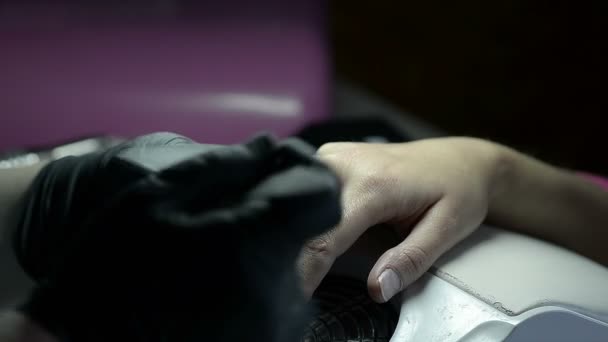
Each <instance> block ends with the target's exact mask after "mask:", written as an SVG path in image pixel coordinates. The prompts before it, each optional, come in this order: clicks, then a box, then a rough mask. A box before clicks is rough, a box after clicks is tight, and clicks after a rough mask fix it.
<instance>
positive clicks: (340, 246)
mask: <svg viewBox="0 0 608 342" xmlns="http://www.w3.org/2000/svg"><path fill="white" fill-rule="evenodd" d="M493 146H494V145H493V144H491V143H489V142H485V141H483V140H478V139H471V138H442V139H429V140H421V141H417V142H412V143H403V144H365V143H331V144H326V145H324V146H322V147H321V148H320V149H319V151H318V156H319V158H320V159H322V160H323V161H325V162H326V163H327V164H329V165H330V167H331V168H333V169H334V170H335V171H336V172H337V174H338V176H339V177H340V179H341V180H342V182H343V186H344V188H343V198H342V203H343V211H344V212H343V217H342V221H341V222H340V224H339V225H338V226H337V227H335V228H334V229H332V230H331V231H329V232H328V233H325V234H323V235H322V236H319V237H317V238H315V239H314V240H312V241H310V242H309V243H308V244H307V245H306V247H305V248H304V249H303V250H302V252H301V255H300V258H299V263H298V268H299V271H300V272H301V276H302V278H303V281H304V290H305V292H306V293H307V294H309V295H310V294H312V292H313V291H314V290H315V289H316V287H317V286H318V285H319V283H320V282H321V280H322V278H323V277H324V276H325V275H326V273H327V272H328V271H329V269H330V267H331V265H332V264H333V262H334V260H335V259H336V258H337V257H338V256H340V255H341V254H343V253H344V252H345V251H346V250H347V249H348V248H349V247H350V246H351V245H352V244H353V243H354V242H355V241H356V240H357V239H358V238H359V237H360V236H361V235H362V234H363V233H364V232H365V231H366V230H367V229H368V228H370V227H372V226H374V225H376V224H379V223H386V224H388V225H389V226H391V227H392V228H394V230H395V231H396V232H397V233H398V234H399V236H400V237H402V240H401V241H402V242H400V243H399V244H398V245H397V246H395V247H393V248H391V249H389V250H387V251H386V252H385V253H384V254H383V255H382V256H381V257H380V258H379V259H378V261H377V262H376V264H375V266H374V267H373V269H372V270H371V272H370V274H369V278H368V288H369V292H370V295H371V296H372V298H373V299H374V300H376V301H378V302H385V301H387V300H389V299H390V298H391V297H393V296H394V295H395V294H396V293H398V292H399V291H401V290H403V289H404V288H405V287H407V286H408V285H409V284H410V283H412V282H413V281H414V280H416V279H417V278H418V277H420V276H421V275H422V274H423V273H424V272H425V271H426V270H427V269H428V268H429V267H430V266H431V265H432V264H433V263H434V262H435V260H437V258H438V257H439V256H440V255H441V254H442V253H444V252H446V251H447V250H448V249H449V248H451V247H452V246H453V245H454V244H456V243H457V242H459V241H460V240H462V239H463V238H464V237H466V236H467V235H468V234H470V233H471V232H472V231H474V230H475V229H476V228H477V227H478V226H479V225H480V223H481V222H482V221H483V220H484V218H485V217H486V214H487V212H488V202H489V197H490V196H491V194H490V193H491V190H492V189H491V188H492V178H493V173H494V168H495V165H496V160H495V154H494V148H493Z"/></svg>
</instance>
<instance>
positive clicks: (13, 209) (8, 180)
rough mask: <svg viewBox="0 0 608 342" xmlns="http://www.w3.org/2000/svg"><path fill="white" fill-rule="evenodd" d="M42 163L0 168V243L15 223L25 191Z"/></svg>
mask: <svg viewBox="0 0 608 342" xmlns="http://www.w3.org/2000/svg"><path fill="white" fill-rule="evenodd" d="M43 166H44V164H43V163H38V164H35V165H32V166H27V167H21V168H14V169H3V170H0V243H2V242H3V240H5V238H6V235H7V234H8V232H9V231H12V230H13V229H14V227H15V226H16V225H17V220H18V219H19V211H20V206H21V205H22V201H23V198H24V196H25V193H26V191H27V189H28V187H29V186H30V184H31V183H32V180H33V179H34V177H36V175H37V174H38V172H39V171H40V169H41V168H42V167H43Z"/></svg>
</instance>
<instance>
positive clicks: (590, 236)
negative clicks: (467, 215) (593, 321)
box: [488, 145, 608, 265]
mask: <svg viewBox="0 0 608 342" xmlns="http://www.w3.org/2000/svg"><path fill="white" fill-rule="evenodd" d="M496 148H497V151H498V154H499V156H500V157H499V158H498V159H497V160H499V162H498V164H497V172H496V173H495V181H494V184H496V189H495V190H496V191H494V193H493V196H492V198H491V201H490V208H489V216H488V218H489V220H490V221H491V222H493V223H497V224H499V225H501V226H503V227H506V228H510V229H513V230H516V231H520V232H523V233H526V234H530V235H533V236H536V237H539V238H542V239H545V240H548V241H551V242H554V243H557V244H559V245H562V246H564V247H566V248H569V249H571V250H574V251H576V252H578V253H580V254H583V255H585V256H587V257H590V258H592V259H594V260H596V261H598V262H600V263H603V264H604V265H608V253H607V252H606V249H605V244H606V243H607V242H608V191H606V190H604V189H602V188H601V187H599V186H597V185H596V184H594V183H592V182H590V181H588V180H586V179H584V178H582V177H580V176H579V175H577V174H575V173H573V172H571V171H569V170H565V169H560V168H557V167H553V166H551V165H548V164H545V163H543V162H540V161H538V160H536V159H534V158H531V157H528V156H525V155H523V154H521V153H518V152H516V151H514V150H511V149H508V148H506V147H502V146H498V145H497V147H496Z"/></svg>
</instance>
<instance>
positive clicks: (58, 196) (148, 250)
mask: <svg viewBox="0 0 608 342" xmlns="http://www.w3.org/2000/svg"><path fill="white" fill-rule="evenodd" d="M313 153H314V150H313V149H312V148H310V147H309V146H308V145H306V144H304V143H303V142H301V141H297V140H289V141H285V142H281V143H276V142H275V141H273V140H272V139H270V138H268V137H264V136H262V137H258V138H256V139H254V140H252V141H250V142H249V143H246V144H243V145H233V146H211V145H201V144H196V143H194V142H192V141H190V140H189V139H187V138H184V137H180V136H177V135H173V134H166V133H165V134H155V135H150V136H145V137H142V138H139V139H135V140H133V141H130V142H127V143H125V144H122V145H119V146H117V147H115V148H112V149H110V150H108V151H106V152H103V153H98V154H93V155H88V156H84V157H77V158H64V159H61V160H58V161H56V162H53V163H51V164H49V165H48V166H47V167H45V168H44V169H43V170H42V171H41V173H40V174H39V175H38V177H37V178H36V180H35V181H34V184H33V185H32V188H31V191H30V194H29V196H28V202H27V205H26V209H25V211H24V215H23V220H22V221H21V225H20V227H19V229H18V230H17V231H16V233H15V240H14V242H15V243H14V245H15V251H16V254H17V256H18V259H19V260H20V262H21V264H22V266H23V267H24V269H25V270H26V271H27V272H28V273H29V274H30V275H31V276H32V277H33V278H34V279H35V280H36V281H37V283H38V284H39V288H38V289H37V290H36V292H35V293H34V294H33V295H32V296H31V298H30V300H29V302H28V303H26V305H24V306H23V310H24V311H25V312H26V313H27V314H28V315H30V316H31V317H32V318H33V319H34V320H36V321H37V322H39V323H40V324H42V325H43V326H45V327H46V328H47V329H49V330H50V331H51V332H53V333H54V334H55V335H56V336H58V337H59V338H60V339H61V340H62V341H123V340H124V341H207V340H208V341H249V340H255V341H295V340H297V339H298V337H299V336H298V335H299V333H300V332H301V331H302V329H303V326H302V325H301V323H305V321H304V320H302V319H301V316H302V315H303V314H304V311H305V310H304V305H303V301H302V299H301V296H300V294H299V291H298V290H297V281H296V277H295V274H294V261H295V258H296V257H297V254H298V252H299V250H300V248H301V245H302V244H303V242H304V241H305V240H306V239H308V238H310V237H312V236H314V235H317V234H319V233H321V232H323V231H324V230H326V229H328V228H329V227H331V226H333V225H334V224H336V223H337V222H338V221H339V218H340V191H339V190H340V189H339V183H338V181H337V179H336V177H335V176H334V175H333V174H332V173H331V172H330V171H329V170H328V169H327V168H326V167H325V166H324V165H322V164H321V163H320V162H318V161H317V160H316V159H315V158H314V157H312V154H313Z"/></svg>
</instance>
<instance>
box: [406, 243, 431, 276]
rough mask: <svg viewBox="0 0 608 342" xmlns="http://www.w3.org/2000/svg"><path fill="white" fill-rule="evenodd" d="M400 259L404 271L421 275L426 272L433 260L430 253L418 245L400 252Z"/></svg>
mask: <svg viewBox="0 0 608 342" xmlns="http://www.w3.org/2000/svg"><path fill="white" fill-rule="evenodd" d="M399 259H400V261H401V266H402V268H403V271H404V272H405V273H406V274H415V275H420V274H422V273H424V272H425V271H426V270H427V269H428V267H429V263H430V261H431V259H430V257H429V254H428V253H427V252H426V251H424V249H422V248H420V247H417V246H410V247H407V248H405V249H403V250H402V251H401V253H400V258H399Z"/></svg>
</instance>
